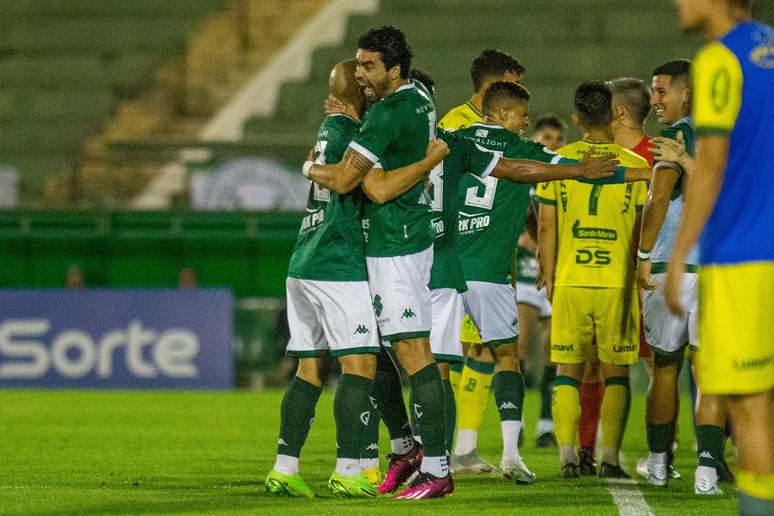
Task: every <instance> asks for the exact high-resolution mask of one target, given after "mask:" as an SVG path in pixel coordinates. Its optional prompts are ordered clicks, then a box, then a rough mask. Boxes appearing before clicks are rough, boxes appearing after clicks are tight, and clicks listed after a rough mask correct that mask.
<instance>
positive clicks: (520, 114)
mask: <svg viewBox="0 0 774 516" xmlns="http://www.w3.org/2000/svg"><path fill="white" fill-rule="evenodd" d="M531 96H532V95H531V94H530V92H529V91H527V88H525V87H524V86H522V85H521V84H517V83H515V82H506V81H498V82H493V83H492V84H490V85H489V88H487V90H486V93H484V99H483V105H482V108H483V111H484V122H486V123H495V124H500V125H501V126H503V127H504V128H506V129H508V130H509V131H511V132H514V133H516V134H521V133H522V132H524V128H525V127H527V126H528V125H529V99H530V97H531Z"/></svg>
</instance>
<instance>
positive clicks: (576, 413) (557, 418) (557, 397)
mask: <svg viewBox="0 0 774 516" xmlns="http://www.w3.org/2000/svg"><path fill="white" fill-rule="evenodd" d="M580 412H581V407H580V382H579V381H578V380H576V379H575V378H572V377H570V376H557V377H556V380H554V400H553V403H552V404H551V413H552V414H553V416H554V433H555V434H556V442H557V444H558V445H559V446H575V443H576V442H577V440H578V421H580Z"/></svg>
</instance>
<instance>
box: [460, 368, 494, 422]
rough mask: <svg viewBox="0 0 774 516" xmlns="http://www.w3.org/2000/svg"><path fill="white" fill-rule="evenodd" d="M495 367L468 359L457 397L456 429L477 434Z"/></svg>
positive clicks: (487, 400) (490, 388)
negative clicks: (457, 422) (472, 431)
mask: <svg viewBox="0 0 774 516" xmlns="http://www.w3.org/2000/svg"><path fill="white" fill-rule="evenodd" d="M494 369H495V365H494V364H493V363H490V362H479V361H478V360H475V359H473V358H470V357H468V360H467V362H465V368H464V369H463V370H462V377H461V378H460V387H459V395H458V396H457V400H458V403H457V414H458V418H459V419H458V421H459V424H458V427H459V428H464V429H466V430H474V431H476V432H478V427H480V426H481V421H482V420H483V419H484V411H485V410H486V405H487V403H488V402H489V393H490V392H491V390H492V378H493V377H494Z"/></svg>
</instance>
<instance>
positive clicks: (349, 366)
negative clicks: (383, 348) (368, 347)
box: [339, 353, 376, 379]
mask: <svg viewBox="0 0 774 516" xmlns="http://www.w3.org/2000/svg"><path fill="white" fill-rule="evenodd" d="M339 362H340V363H341V372H342V374H351V375H356V376H363V377H365V378H371V379H373V377H374V375H375V374H376V355H373V354H370V353H368V354H362V355H346V356H343V357H339Z"/></svg>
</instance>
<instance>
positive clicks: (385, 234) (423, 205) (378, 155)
mask: <svg viewBox="0 0 774 516" xmlns="http://www.w3.org/2000/svg"><path fill="white" fill-rule="evenodd" d="M435 124H436V115H435V106H434V105H433V101H432V100H431V99H430V95H429V94H428V93H427V92H426V91H425V89H424V88H420V87H417V85H416V84H415V83H414V82H413V81H412V82H410V83H409V84H406V85H404V86H401V87H400V88H398V89H397V90H396V91H395V93H393V94H392V95H389V96H388V97H385V98H383V99H382V100H380V101H379V102H377V103H376V104H374V105H373V106H372V107H371V109H369V110H368V112H367V113H366V115H365V117H364V118H363V126H362V127H361V129H360V133H359V134H358V135H357V136H356V137H355V139H354V140H353V142H352V143H351V144H350V146H351V147H352V148H353V149H354V150H356V151H357V152H359V153H360V154H362V155H363V156H365V157H366V158H368V159H369V160H371V161H372V162H374V163H378V164H379V165H378V166H380V167H381V168H383V169H384V170H385V171H386V172H388V173H389V171H390V170H395V169H398V168H401V167H405V166H408V165H411V164H412V163H416V162H417V161H421V160H422V159H423V158H424V157H425V155H426V153H427V144H428V143H430V139H431V138H435ZM431 221H432V212H431V211H430V197H429V195H428V193H427V188H426V185H425V182H424V181H420V182H419V183H418V184H417V185H415V186H414V187H413V188H411V189H410V190H409V191H408V192H406V193H404V194H403V195H401V196H399V197H396V198H395V199H393V200H391V201H388V202H386V203H384V204H378V203H374V202H368V203H366V207H365V211H364V215H363V233H364V234H365V239H366V256H374V257H385V256H406V255H409V254H415V253H418V252H421V251H424V250H425V249H427V248H429V247H430V246H431V245H433V237H434V235H433V232H434V230H433V227H432V223H431Z"/></svg>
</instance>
